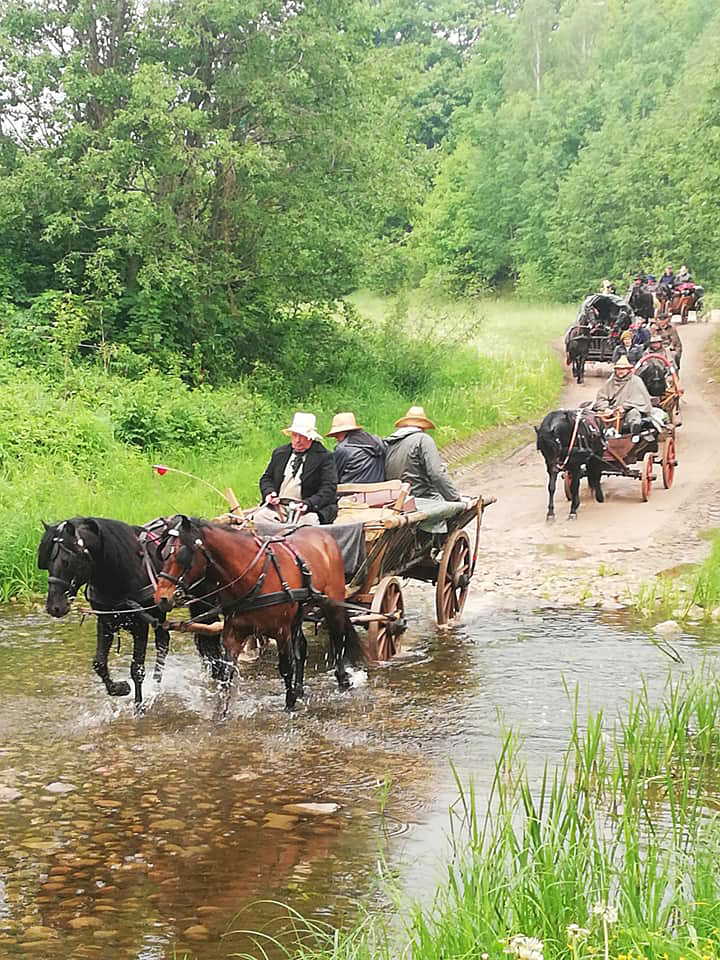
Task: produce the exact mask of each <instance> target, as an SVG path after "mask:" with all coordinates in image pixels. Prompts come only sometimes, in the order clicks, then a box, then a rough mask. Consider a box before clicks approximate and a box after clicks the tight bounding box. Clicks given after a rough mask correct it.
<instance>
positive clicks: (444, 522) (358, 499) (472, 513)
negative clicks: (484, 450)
mask: <svg viewBox="0 0 720 960" xmlns="http://www.w3.org/2000/svg"><path fill="white" fill-rule="evenodd" d="M391 483H392V482H391ZM383 486H384V488H385V491H386V494H387V495H386V497H385V499H386V503H385V504H383V505H379V504H378V505H376V506H373V505H372V500H373V498H375V499H379V497H381V496H382V494H381V491H380V490H378V488H381V487H383ZM338 492H339V493H340V494H341V499H340V512H339V516H338V520H337V521H336V524H339V525H343V524H347V523H348V522H349V523H353V522H355V523H357V522H361V523H362V526H363V531H364V536H365V558H364V560H363V561H362V563H361V564H360V566H359V567H358V568H357V569H356V570H355V572H354V573H353V575H352V576H351V577H350V579H349V582H348V584H347V588H346V597H347V600H348V603H350V604H352V606H353V613H352V615H351V619H352V620H353V622H354V623H357V624H361V625H364V626H366V627H367V630H368V641H369V646H370V654H371V656H372V657H373V658H374V659H375V660H378V661H384V660H390V659H391V658H392V657H393V656H394V655H395V654H396V653H397V651H398V649H399V640H400V636H401V635H402V633H403V632H404V630H405V601H404V598H403V592H402V583H401V580H404V579H409V580H421V581H424V582H427V583H433V584H435V614H436V619H437V622H438V624H440V625H443V624H447V623H449V622H451V621H452V620H456V619H457V618H458V617H459V616H460V615H461V613H462V610H463V607H464V605H465V599H466V596H467V592H468V588H469V585H470V580H471V579H472V576H473V573H474V570H475V563H476V560H477V552H478V546H479V539H480V526H481V523H482V515H483V511H484V509H485V507H487V506H489V505H490V504H491V503H493V502H494V499H493V498H491V499H487V500H484V499H483V498H482V497H473V498H466V500H465V501H464V502H463V503H455V502H445V501H440V502H438V503H435V502H432V503H428V502H427V501H421V503H420V507H421V509H418V510H406V497H407V488H406V487H405V485H403V484H399V482H397V481H395V482H394V485H393V486H389V485H388V484H384V485H381V484H366V485H354V486H352V487H351V488H346V487H340V488H339V489H338ZM342 494H344V496H342ZM473 522H474V523H475V536H474V542H473V541H471V538H470V536H469V534H468V533H467V531H466V530H465V528H466V527H467V526H469V525H470V524H472V523H473Z"/></svg>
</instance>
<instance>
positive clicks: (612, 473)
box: [564, 418, 677, 502]
mask: <svg viewBox="0 0 720 960" xmlns="http://www.w3.org/2000/svg"><path fill="white" fill-rule="evenodd" d="M603 419H604V418H603ZM606 423H607V424H608V425H609V426H613V427H614V428H615V429H616V430H618V429H619V420H618V419H614V418H613V420H612V421H607V420H606ZM656 464H657V465H658V466H660V468H661V476H662V481H663V486H664V487H665V489H666V490H668V489H669V488H670V487H671V486H672V485H673V480H674V479H675V467H676V466H677V450H676V446H675V426H674V425H673V424H672V423H669V424H667V425H666V426H664V427H663V428H662V429H660V430H649V429H648V430H643V431H641V432H640V434H639V435H638V438H637V439H636V440H633V438H632V436H630V435H629V434H619V435H618V436H611V437H608V439H607V448H606V450H605V454H604V456H603V461H602V474H603V476H609V477H630V478H631V479H634V480H639V481H640V496H641V498H642V500H643V502H646V501H647V500H649V499H650V494H651V493H652V485H653V483H654V482H655V480H657V476H656V475H655V465H656ZM564 480H565V496H566V497H567V499H568V500H570V499H571V493H570V477H569V475H568V474H567V473H566V474H565V477H564Z"/></svg>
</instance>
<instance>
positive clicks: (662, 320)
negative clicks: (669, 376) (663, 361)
mask: <svg viewBox="0 0 720 960" xmlns="http://www.w3.org/2000/svg"><path fill="white" fill-rule="evenodd" d="M657 328H658V330H659V331H660V335H661V336H662V339H663V343H664V344H665V347H666V348H667V350H668V351H669V352H670V355H671V356H672V358H673V361H674V363H675V369H676V370H677V371H678V373H679V372H680V358H681V357H682V352H683V345H682V340H681V339H680V335H679V334H678V332H677V330H676V329H675V326H674V324H673V322H672V320H671V319H670V317H669V316H668V315H667V314H665V315H664V316H661V317H659V318H658V323H657Z"/></svg>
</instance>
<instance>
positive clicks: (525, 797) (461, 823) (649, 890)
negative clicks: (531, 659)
mask: <svg viewBox="0 0 720 960" xmlns="http://www.w3.org/2000/svg"><path fill="white" fill-rule="evenodd" d="M719 770H720V680H719V678H718V677H717V676H716V675H715V674H714V673H713V672H711V671H710V669H709V668H708V667H707V665H706V666H705V667H704V668H703V669H702V670H700V671H698V672H697V673H696V674H694V675H691V676H686V677H683V678H680V679H675V680H673V679H669V680H668V683H667V686H666V691H665V695H664V697H663V700H662V702H661V703H659V704H658V703H653V702H652V701H651V699H650V697H649V695H648V692H647V690H646V689H644V688H643V689H641V691H640V693H639V694H638V695H636V696H634V697H632V698H631V700H630V702H629V704H628V707H627V710H626V712H625V714H624V716H622V717H621V718H619V719H618V720H617V721H616V722H615V723H608V722H607V720H606V718H605V717H604V716H603V714H602V713H601V712H600V713H596V714H592V715H590V716H588V717H587V718H581V717H580V716H579V712H578V706H577V701H575V711H574V723H573V724H572V726H571V729H570V733H569V737H568V742H567V746H566V750H565V753H564V756H563V758H562V760H561V762H560V763H559V764H558V765H557V766H556V767H554V768H552V769H551V768H546V770H545V773H544V775H543V776H542V778H541V779H540V782H535V781H531V780H530V778H529V776H528V774H527V772H526V770H525V768H524V766H523V761H522V752H521V741H520V740H519V738H518V737H517V736H516V735H514V734H512V733H510V734H508V735H507V736H506V739H505V741H504V745H503V748H502V752H501V754H500V756H499V757H498V759H497V764H496V769H495V775H494V778H493V781H492V783H491V784H490V786H489V789H488V791H487V793H488V795H482V796H481V795H480V793H479V792H478V790H477V789H476V787H475V786H474V785H473V784H470V785H469V786H468V787H466V788H462V787H461V792H460V798H459V800H458V803H457V805H456V808H455V809H454V810H453V811H452V812H451V828H452V829H451V838H452V857H451V859H450V862H449V863H448V865H447V879H446V880H445V882H444V883H443V884H442V885H441V887H440V889H438V891H437V893H436V896H435V898H434V902H433V903H432V905H431V906H430V907H421V906H417V905H412V904H407V903H402V902H401V901H398V902H397V903H396V911H397V912H398V914H399V915H400V916H401V917H403V918H404V920H405V923H404V928H403V929H402V930H401V932H399V933H398V932H397V930H392V929H391V928H390V927H389V926H388V924H387V922H386V920H384V919H382V918H365V919H363V920H362V921H361V922H359V923H358V925H357V926H356V927H355V928H354V929H353V930H351V931H350V932H349V933H347V934H343V933H340V932H339V931H337V930H333V929H332V928H328V927H322V926H318V925H314V924H307V923H304V922H303V921H302V920H301V918H299V917H298V916H296V915H295V916H293V917H291V921H292V928H293V931H292V933H293V936H294V937H295V938H296V939H297V940H299V942H300V945H299V946H297V945H296V944H293V946H292V947H290V948H287V952H286V955H287V956H292V957H294V958H298V960H299V958H302V960H351V958H353V960H371V958H372V960H381V958H382V960H397V958H399V957H408V958H413V960H441V958H443V960H450V958H477V960H502V958H503V957H506V956H507V955H508V954H509V955H511V956H515V957H519V958H521V960H542V958H544V957H546V958H558V960H580V958H582V960H594V958H598V957H602V956H604V957H605V958H606V960H607V958H609V957H613V958H617V960H629V958H637V960H683V958H684V960H710V958H714V957H717V956H718V953H719V952H720V940H719V933H718V929H719V928H720V878H719V876H718V871H717V862H718V861H717V858H718V853H719V852H720V824H718V821H717V817H716V815H715V814H714V813H713V811H714V810H715V809H716V799H715V798H716V796H717V789H718V788H717V783H718V772H719ZM281 940H285V937H284V936H283V937H282V938H278V944H279V942H281ZM285 942H286V943H287V942H288V941H287V940H285Z"/></svg>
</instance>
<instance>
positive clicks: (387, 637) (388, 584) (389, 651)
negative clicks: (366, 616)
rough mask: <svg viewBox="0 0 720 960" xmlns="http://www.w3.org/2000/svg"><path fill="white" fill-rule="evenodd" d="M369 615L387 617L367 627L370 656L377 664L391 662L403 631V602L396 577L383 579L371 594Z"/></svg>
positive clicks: (397, 650)
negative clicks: (383, 615)
mask: <svg viewBox="0 0 720 960" xmlns="http://www.w3.org/2000/svg"><path fill="white" fill-rule="evenodd" d="M370 612H371V613H382V614H386V615H389V617H390V619H387V620H375V621H373V622H372V623H371V624H369V626H368V643H369V646H370V655H371V657H372V658H373V659H374V660H377V661H379V662H382V661H386V660H392V658H393V657H394V656H395V654H396V653H398V652H399V650H400V636H401V634H402V633H403V631H404V630H405V601H404V600H403V595H402V587H401V586H400V581H399V580H398V578H397V577H384V578H383V579H382V580H381V581H380V583H379V584H378V585H377V589H376V590H375V593H374V594H373V598H372V604H371V605H370Z"/></svg>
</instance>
